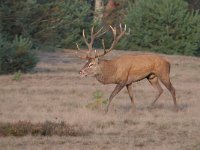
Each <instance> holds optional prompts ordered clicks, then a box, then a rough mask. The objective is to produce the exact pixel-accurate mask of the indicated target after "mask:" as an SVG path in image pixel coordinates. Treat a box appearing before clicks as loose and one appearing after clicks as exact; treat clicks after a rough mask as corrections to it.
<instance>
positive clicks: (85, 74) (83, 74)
mask: <svg viewBox="0 0 200 150" xmlns="http://www.w3.org/2000/svg"><path fill="white" fill-rule="evenodd" d="M79 74H80V76H81V77H86V76H87V73H86V72H85V71H84V70H80V71H79Z"/></svg>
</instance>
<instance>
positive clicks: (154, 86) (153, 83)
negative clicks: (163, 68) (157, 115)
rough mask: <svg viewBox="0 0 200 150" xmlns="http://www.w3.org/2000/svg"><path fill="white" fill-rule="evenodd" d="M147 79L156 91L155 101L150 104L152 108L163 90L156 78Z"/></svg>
mask: <svg viewBox="0 0 200 150" xmlns="http://www.w3.org/2000/svg"><path fill="white" fill-rule="evenodd" d="M147 79H148V81H149V82H150V84H151V85H152V86H153V88H154V89H156V90H157V94H156V96H155V99H154V101H153V102H152V103H151V106H154V104H155V103H156V101H157V100H158V98H159V97H160V95H161V94H162V93H163V89H162V87H161V86H160V84H159V81H158V77H157V76H153V77H151V78H147Z"/></svg>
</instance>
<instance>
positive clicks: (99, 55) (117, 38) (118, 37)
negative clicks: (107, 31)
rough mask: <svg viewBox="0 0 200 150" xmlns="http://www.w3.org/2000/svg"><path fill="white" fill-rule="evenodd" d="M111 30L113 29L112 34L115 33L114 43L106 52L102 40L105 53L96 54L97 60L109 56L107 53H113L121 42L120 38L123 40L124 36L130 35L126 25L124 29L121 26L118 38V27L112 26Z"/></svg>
mask: <svg viewBox="0 0 200 150" xmlns="http://www.w3.org/2000/svg"><path fill="white" fill-rule="evenodd" d="M110 28H111V30H112V33H113V42H112V44H111V46H110V48H109V49H107V50H106V48H105V43H104V40H103V39H102V46H103V49H104V52H103V53H102V54H97V53H96V55H95V58H98V57H101V56H104V55H105V54H107V53H109V52H110V51H112V50H113V48H114V47H115V45H116V44H117V43H118V42H119V40H120V38H121V37H122V36H123V35H124V34H129V33H126V24H125V25H124V28H123V27H122V25H121V24H120V25H119V28H120V33H119V35H118V36H117V29H116V27H114V28H113V27H112V26H110ZM129 32H130V29H129Z"/></svg>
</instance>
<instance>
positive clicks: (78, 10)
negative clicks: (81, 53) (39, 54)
mask: <svg viewBox="0 0 200 150" xmlns="http://www.w3.org/2000/svg"><path fill="white" fill-rule="evenodd" d="M0 12H1V20H2V23H1V24H0V30H1V31H0V32H1V33H2V34H3V35H6V36H7V37H8V39H9V40H12V39H14V37H15V35H22V36H23V37H27V38H29V39H31V40H32V41H33V44H34V47H44V46H47V47H49V48H51V47H68V48H69V47H73V46H74V45H75V42H80V39H82V38H81V31H82V29H83V28H85V27H87V26H89V25H90V23H91V20H90V19H89V18H88V14H89V13H90V6H89V5H88V4H87V3H86V2H84V1H82V0H74V1H69V0H58V1H38V0H18V1H10V0H9V1H7V0H2V1H1V3H0Z"/></svg>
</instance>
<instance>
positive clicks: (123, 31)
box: [76, 24, 130, 59]
mask: <svg viewBox="0 0 200 150" xmlns="http://www.w3.org/2000/svg"><path fill="white" fill-rule="evenodd" d="M110 29H111V30H112V34H113V42H112V44H111V46H110V48H109V49H106V48H105V43H104V40H103V39H102V46H103V49H104V52H103V53H101V54H98V53H97V51H96V50H95V51H94V53H95V56H92V49H93V48H92V46H93V43H94V40H95V38H97V37H100V36H102V35H103V34H105V33H106V31H104V32H102V33H101V31H102V30H103V27H102V28H101V29H100V30H98V31H97V32H96V33H94V26H93V27H92V28H91V39H90V43H89V42H88V41H87V39H86V36H85V30H84V29H83V39H84V41H85V44H86V45H87V47H88V51H87V52H85V53H86V55H85V56H79V55H78V52H76V54H77V56H78V57H79V58H81V59H92V58H98V57H101V56H104V55H105V54H107V53H109V52H110V51H111V50H113V48H114V47H115V45H116V44H117V43H118V42H119V40H120V38H121V37H122V36H123V35H124V34H129V33H126V24H125V25H124V28H123V27H122V25H121V24H120V25H119V30H120V33H119V35H117V29H116V27H112V26H110ZM129 32H130V29H129ZM76 46H77V49H78V50H80V48H79V46H78V44H77V43H76Z"/></svg>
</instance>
